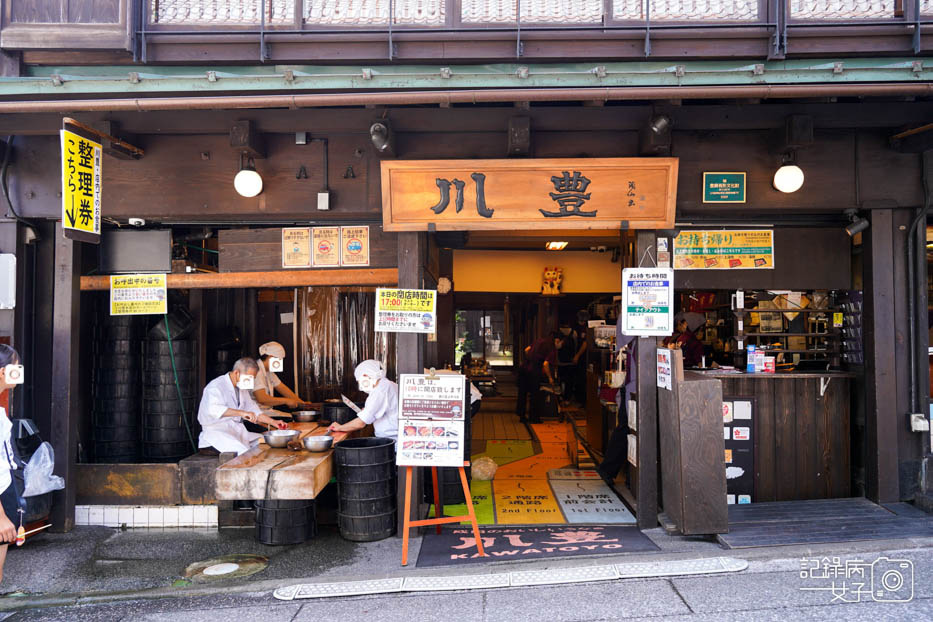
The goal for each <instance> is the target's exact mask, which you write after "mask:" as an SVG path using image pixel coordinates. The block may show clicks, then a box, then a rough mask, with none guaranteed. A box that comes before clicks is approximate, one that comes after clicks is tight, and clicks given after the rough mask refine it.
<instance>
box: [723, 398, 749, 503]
mask: <svg viewBox="0 0 933 622" xmlns="http://www.w3.org/2000/svg"><path fill="white" fill-rule="evenodd" d="M752 404H754V401H753V400H752V399H751V398H741V397H729V396H723V398H722V425H723V429H722V437H723V440H724V441H725V448H726V502H727V503H729V504H730V505H731V504H734V503H751V502H752V500H753V494H754V489H755V471H754V469H755V453H754V447H755V435H754V425H753V422H754V419H753V417H752Z"/></svg>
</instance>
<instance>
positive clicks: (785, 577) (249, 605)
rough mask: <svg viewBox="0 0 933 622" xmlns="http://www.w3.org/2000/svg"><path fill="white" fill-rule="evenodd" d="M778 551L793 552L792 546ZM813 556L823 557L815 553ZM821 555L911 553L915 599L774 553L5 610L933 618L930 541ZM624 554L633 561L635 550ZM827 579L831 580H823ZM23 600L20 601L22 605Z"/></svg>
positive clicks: (375, 617) (136, 617)
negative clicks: (417, 583) (726, 570)
mask: <svg viewBox="0 0 933 622" xmlns="http://www.w3.org/2000/svg"><path fill="white" fill-rule="evenodd" d="M917 544H920V543H917ZM927 544H929V543H927ZM781 551H782V552H784V553H787V552H789V551H788V549H786V548H784V549H781ZM811 553H812V554H813V555H817V552H816V551H811ZM824 553H825V554H835V555H836V556H841V557H842V558H852V557H861V558H862V559H865V560H868V561H871V560H873V559H875V558H877V557H879V556H883V557H890V558H892V559H894V558H897V559H905V560H909V561H910V562H911V563H912V564H913V570H914V594H913V598H912V600H911V601H910V602H907V603H900V602H887V603H886V602H875V601H873V600H871V599H865V600H862V601H861V602H853V603H841V602H835V603H834V602H833V596H832V594H831V593H829V592H826V591H804V590H802V589H801V588H802V587H807V586H811V585H812V584H811V583H810V582H808V581H807V580H805V579H802V578H801V577H800V560H799V558H798V557H797V556H796V555H794V556H792V557H787V556H777V557H771V558H769V557H767V556H761V557H760V558H758V559H753V560H751V561H750V563H749V567H748V569H747V570H745V571H743V572H740V573H734V574H727V575H709V576H689V577H671V578H660V579H627V580H616V581H607V582H599V583H587V584H575V585H559V586H542V587H527V588H505V589H490V590H477V591H469V592H438V593H412V594H389V595H379V596H363V597H351V598H331V599H326V600H306V601H293V602H280V601H277V600H275V599H273V598H272V597H271V595H270V591H269V590H268V589H267V588H266V587H265V585H264V584H265V583H270V582H268V581H263V582H258V583H254V584H252V585H247V586H241V588H242V589H240V590H238V591H233V590H230V589H229V588H231V587H232V586H227V588H226V591H227V593H222V591H221V589H215V590H214V592H213V593H210V594H203V595H195V594H194V593H192V592H190V591H188V590H180V591H178V592H177V593H176V594H175V596H176V598H161V599H140V598H138V597H137V598H133V597H132V595H131V594H127V595H126V596H125V597H124V599H123V600H120V601H118V602H106V603H94V602H85V603H83V604H73V603H62V604H60V605H58V606H46V607H43V608H35V606H33V607H25V608H21V609H20V610H19V611H8V612H6V613H0V620H5V621H6V622H31V621H34V620H43V621H46V622H66V621H67V622H82V621H93V622H111V621H112V622H130V621H133V622H169V621H174V620H198V621H199V622H229V621H230V620H250V619H262V620H264V622H287V621H296V622H305V621H307V622H311V621H317V620H322V619H324V620H330V619H334V620H344V619H361V618H365V619H366V620H367V621H369V622H419V621H421V620H425V621H428V620H431V621H436V620H438V619H441V620H444V619H458V620H477V621H480V620H481V621H483V622H523V621H529V622H540V620H542V619H546V620H548V622H575V621H587V620H618V619H626V620H658V619H664V620H682V621H687V622H693V621H696V622H712V621H730V620H735V621H736V622H738V621H741V622H747V621H748V620H755V621H756V622H757V621H762V620H765V621H766V620H774V621H781V622H783V621H785V620H827V619H845V620H846V621H847V622H860V621H865V622H878V621H880V620H905V619H930V618H931V617H933V581H930V577H931V576H933V548H929V547H928V546H927V547H922V548H910V549H906V550H905V549H881V550H872V551H866V550H864V547H858V546H845V547H839V546H837V547H836V551H824ZM663 555H671V554H669V553H668V554H663ZM625 559H631V556H627V557H626V558H625ZM602 560H604V558H601V561H602ZM579 561H580V560H577V563H579ZM509 565H510V566H511V565H514V564H509ZM522 566H524V564H523V565H522ZM500 569H501V568H500ZM487 570H488V569H487ZM272 583H274V582H272ZM823 585H827V583H826V582H823ZM25 604H26V603H25V602H21V603H20V605H21V606H22V605H25ZM36 604H38V603H36ZM47 605H48V604H47Z"/></svg>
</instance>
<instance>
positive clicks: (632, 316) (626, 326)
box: [619, 268, 674, 337]
mask: <svg viewBox="0 0 933 622" xmlns="http://www.w3.org/2000/svg"><path fill="white" fill-rule="evenodd" d="M619 321H620V322H622V334H623V335H637V336H639V337H666V336H668V335H670V334H671V333H673V332H674V271H673V270H671V269H670V268H626V269H624V270H623V271H622V317H621V318H619Z"/></svg>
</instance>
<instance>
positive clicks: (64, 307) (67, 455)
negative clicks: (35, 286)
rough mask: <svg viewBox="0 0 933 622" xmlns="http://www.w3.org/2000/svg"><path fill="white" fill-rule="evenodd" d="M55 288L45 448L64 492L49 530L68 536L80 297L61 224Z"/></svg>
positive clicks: (77, 248) (72, 247)
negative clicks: (47, 444)
mask: <svg viewBox="0 0 933 622" xmlns="http://www.w3.org/2000/svg"><path fill="white" fill-rule="evenodd" d="M55 240H56V242H55V285H54V290H53V301H54V302H53V304H54V309H53V316H52V335H53V344H54V345H53V356H52V400H51V402H52V403H51V415H52V417H51V419H52V425H51V428H50V429H49V442H51V443H52V448H53V449H54V450H55V474H56V475H60V476H62V477H64V478H65V488H64V490H57V491H55V493H54V496H53V501H52V527H53V529H54V530H55V531H58V532H61V531H71V529H72V528H74V521H75V494H76V491H77V482H76V475H77V471H76V470H75V462H77V452H78V438H77V434H78V416H79V415H80V414H81V408H80V406H81V404H80V401H79V400H80V397H79V393H80V392H79V390H78V368H79V364H78V359H79V349H80V348H79V337H80V330H79V326H80V325H81V323H80V304H79V298H80V293H79V291H78V269H79V266H80V265H81V244H79V243H76V242H74V241H73V240H70V239H68V238H65V237H64V235H63V234H62V226H61V223H58V224H57V225H56V226H55Z"/></svg>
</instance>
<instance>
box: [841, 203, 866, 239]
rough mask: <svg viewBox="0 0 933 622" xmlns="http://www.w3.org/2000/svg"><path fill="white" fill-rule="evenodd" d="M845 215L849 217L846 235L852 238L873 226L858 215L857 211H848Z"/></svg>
mask: <svg viewBox="0 0 933 622" xmlns="http://www.w3.org/2000/svg"><path fill="white" fill-rule="evenodd" d="M845 214H846V216H848V217H849V224H848V225H846V233H848V234H849V237H850V238H851V237H855V235H856V234H857V233H861V232H862V231H865V230H866V229H868V227H869V226H871V223H870V222H869V221H868V219H867V218H863V217H861V216H859V215H858V210H857V209H847V210H846V211H845Z"/></svg>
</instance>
